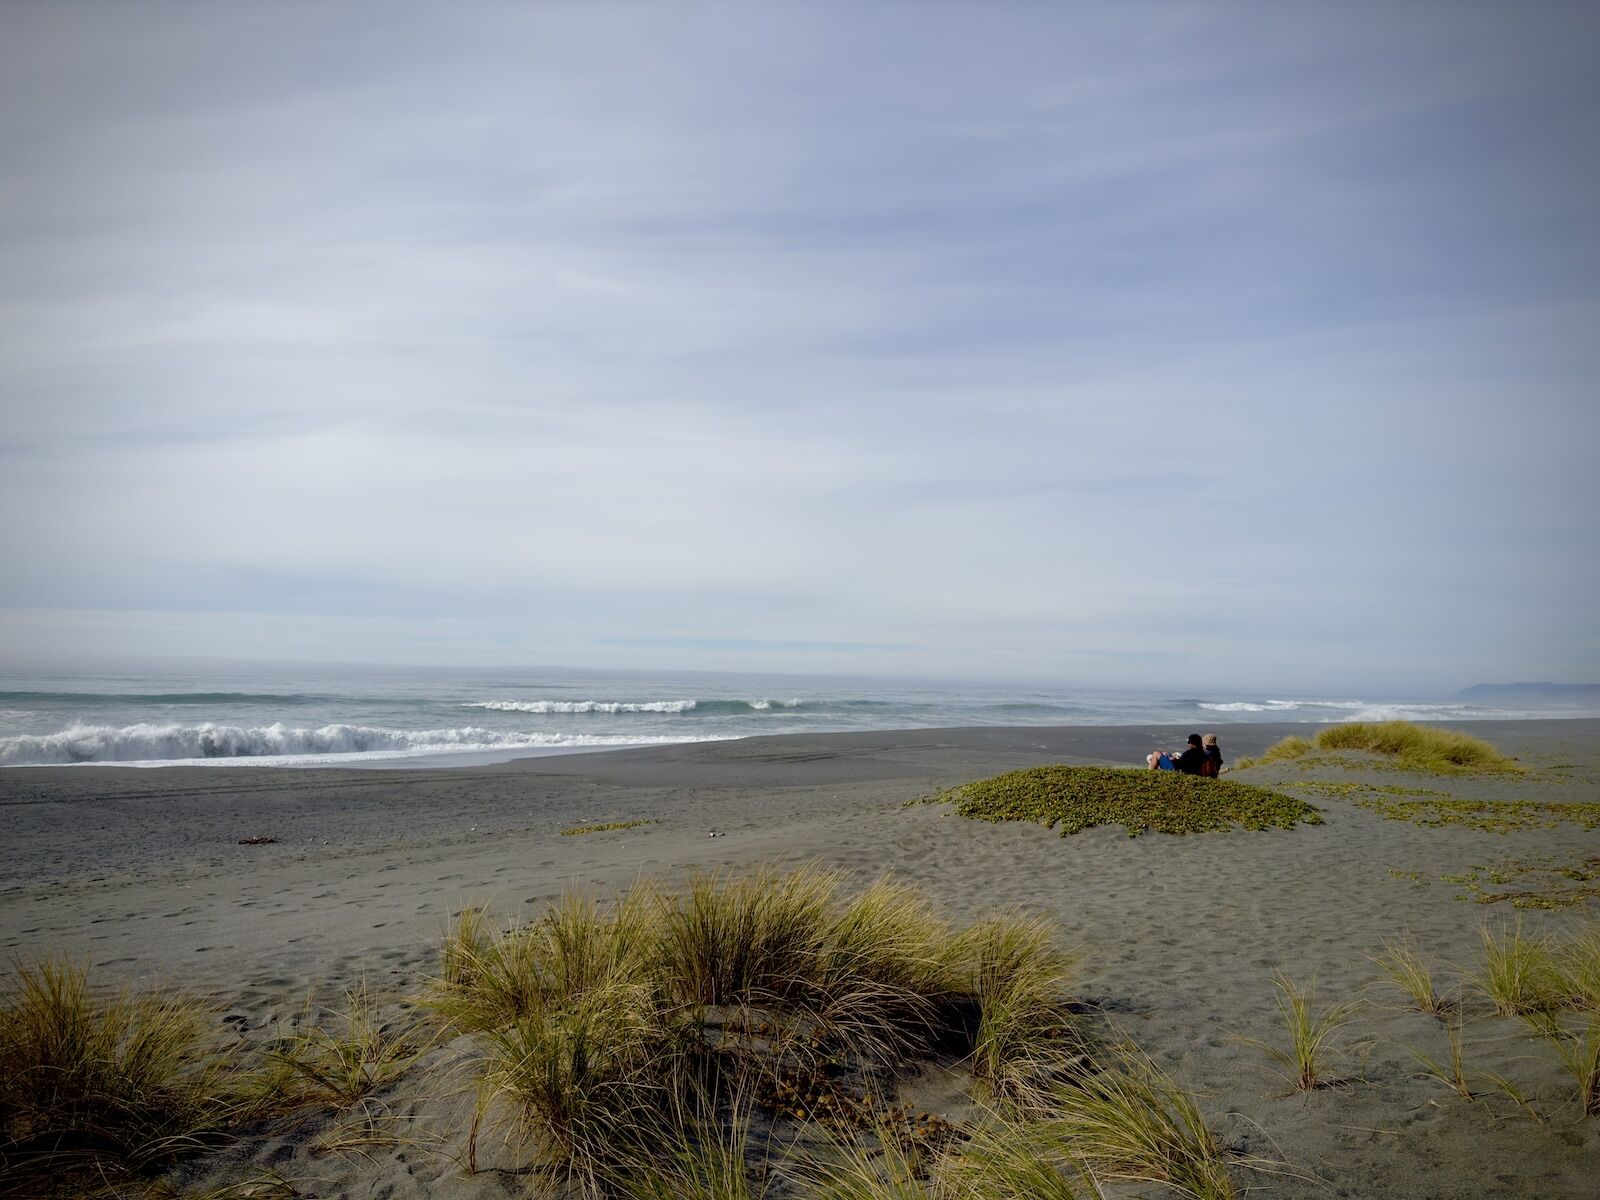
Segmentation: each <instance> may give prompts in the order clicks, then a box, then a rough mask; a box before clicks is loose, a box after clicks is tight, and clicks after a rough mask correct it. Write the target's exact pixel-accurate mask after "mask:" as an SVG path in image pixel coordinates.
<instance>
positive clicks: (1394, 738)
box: [1238, 721, 1522, 774]
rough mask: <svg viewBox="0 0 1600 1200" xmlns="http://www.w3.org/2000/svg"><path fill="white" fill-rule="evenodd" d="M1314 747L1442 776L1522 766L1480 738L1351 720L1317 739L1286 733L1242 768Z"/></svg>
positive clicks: (1282, 759)
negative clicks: (1354, 753) (1352, 752)
mask: <svg viewBox="0 0 1600 1200" xmlns="http://www.w3.org/2000/svg"><path fill="white" fill-rule="evenodd" d="M1313 750H1359V751H1364V752H1366V753H1368V754H1380V755H1383V756H1384V757H1386V758H1390V759H1393V760H1394V761H1395V762H1396V763H1397V764H1398V765H1400V766H1402V767H1407V768H1409V769H1411V770H1417V771H1431V772H1437V773H1444V774H1452V773H1459V772H1465V771H1498V772H1511V771H1520V770H1522V767H1521V765H1520V764H1518V763H1517V761H1516V760H1515V759H1512V758H1508V757H1507V756H1506V755H1504V754H1502V753H1500V751H1498V750H1496V749H1495V748H1494V747H1493V746H1492V745H1490V744H1489V743H1488V742H1486V741H1484V740H1483V739H1481V738H1475V737H1472V736H1471V735H1470V734H1465V733H1458V732H1456V731H1455V730H1452V729H1435V728H1433V727H1431V726H1428V725H1416V724H1413V723H1412V722H1410V721H1377V722H1373V721H1347V722H1344V723H1343V724H1339V725H1330V726H1329V727H1328V728H1326V729H1323V730H1321V731H1319V732H1318V733H1317V736H1316V738H1315V739H1314V740H1310V741H1308V740H1307V739H1305V738H1303V737H1299V736H1291V737H1287V738H1285V739H1283V740H1282V741H1280V742H1277V743H1275V744H1274V745H1272V746H1269V747H1268V748H1267V749H1266V750H1265V751H1264V752H1262V753H1261V754H1259V755H1257V756H1256V757H1254V758H1249V759H1241V760H1240V761H1239V764H1238V766H1239V768H1240V769H1241V770H1242V769H1243V768H1245V767H1252V766H1259V765H1261V764H1263V763H1270V762H1287V761H1292V760H1294V759H1297V758H1302V757H1304V756H1305V755H1307V754H1310V753H1311V752H1312V751H1313Z"/></svg>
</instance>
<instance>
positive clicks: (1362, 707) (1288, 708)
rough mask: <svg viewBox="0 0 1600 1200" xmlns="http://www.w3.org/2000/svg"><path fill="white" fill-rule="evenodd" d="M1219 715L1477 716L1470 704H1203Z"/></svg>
mask: <svg viewBox="0 0 1600 1200" xmlns="http://www.w3.org/2000/svg"><path fill="white" fill-rule="evenodd" d="M1199 707H1200V708H1203V709H1206V710H1207V711H1208V712H1216V713H1272V714H1274V715H1278V716H1287V717H1288V718H1289V719H1296V718H1298V719H1299V720H1302V721H1330V720H1331V721H1464V720H1471V719H1472V718H1473V717H1474V716H1475V715H1477V714H1476V713H1475V712H1474V710H1473V709H1472V707H1471V706H1470V705H1466V704H1395V703H1391V704H1371V703H1368V702H1367V701H1365V700H1259V701H1255V700H1233V701H1228V702H1226V703H1207V702H1205V701H1201V702H1200V704H1199Z"/></svg>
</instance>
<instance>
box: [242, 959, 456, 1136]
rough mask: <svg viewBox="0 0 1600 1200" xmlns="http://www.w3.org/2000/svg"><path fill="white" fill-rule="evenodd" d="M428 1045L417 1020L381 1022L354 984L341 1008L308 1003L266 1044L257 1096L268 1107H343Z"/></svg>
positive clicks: (361, 1099)
mask: <svg viewBox="0 0 1600 1200" xmlns="http://www.w3.org/2000/svg"><path fill="white" fill-rule="evenodd" d="M430 1044H431V1039H430V1038H428V1037H427V1036H425V1035H424V1034H423V1032H422V1030H421V1028H420V1025H419V1023H418V1022H417V1021H415V1020H412V1021H403V1020H402V1021H401V1022H400V1023H399V1027H398V1028H395V1027H393V1026H392V1025H391V1024H388V1023H385V1022H384V1021H383V1019H382V1017H381V1015H380V1013H379V1011H378V1004H377V1002H376V1000H375V999H374V998H373V996H372V995H371V994H370V993H369V992H368V990H367V987H366V985H365V984H364V983H362V984H358V985H357V986H355V987H353V988H351V989H349V990H348V991H346V992H345V994H344V1001H343V1004H342V1005H341V1006H340V1007H337V1008H332V1009H329V1010H327V1011H325V1012H322V1013H321V1014H318V1013H317V1012H316V1011H315V1006H314V1005H313V1004H312V1003H310V1002H308V1003H307V1005H306V1011H305V1013H304V1014H303V1015H302V1018H301V1021H300V1023H299V1026H298V1028H296V1029H294V1030H293V1031H292V1032H290V1033H289V1034H287V1035H286V1036H284V1037H282V1038H280V1039H279V1040H278V1042H277V1044H276V1045H274V1046H272V1047H271V1048H270V1049H268V1051H267V1069H266V1072H265V1076H264V1078H263V1079H262V1080H261V1082H260V1085H259V1086H260V1095H261V1097H262V1099H263V1102H264V1104H265V1105H266V1106H267V1107H269V1108H278V1109H281V1110H285V1111H296V1110H305V1109H325V1110H331V1111H333V1112H344V1111H346V1110H349V1109H352V1108H356V1107H359V1106H364V1105H366V1104H367V1103H368V1102H369V1101H370V1100H371V1099H372V1098H373V1097H375V1096H376V1095H377V1094H378V1093H380V1092H383V1091H385V1090H387V1089H389V1088H391V1087H393V1086H394V1085H395V1083H397V1082H398V1081H399V1080H400V1079H401V1077H402V1076H404V1075H405V1074H406V1073H407V1072H408V1071H409V1070H410V1069H411V1068H412V1067H413V1066H414V1065H415V1064H416V1062H417V1060H418V1059H419V1058H421V1057H422V1055H423V1054H424V1053H426V1051H427V1049H428V1048H429V1045H430Z"/></svg>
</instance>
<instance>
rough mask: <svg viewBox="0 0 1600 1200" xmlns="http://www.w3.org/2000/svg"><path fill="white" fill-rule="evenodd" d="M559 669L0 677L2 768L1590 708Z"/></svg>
mask: <svg viewBox="0 0 1600 1200" xmlns="http://www.w3.org/2000/svg"><path fill="white" fill-rule="evenodd" d="M1505 703H1507V702H1489V703H1486V702H1476V703H1472V702H1467V701H1465V700H1463V699H1460V698H1456V699H1448V698H1441V699H1438V700H1419V699H1416V698H1407V699H1393V698H1386V697H1383V696H1378V695H1373V696H1323V697H1309V696H1300V697H1297V696H1285V695H1280V694H1275V693H1263V694H1260V695H1236V694H1215V695H1211V694H1207V695H1200V696H1184V695H1178V694H1167V693H1162V692H1153V691H1152V692H1136V691H1113V690H1102V689H1087V688H1072V687H1039V686H1033V685H998V684H990V685H986V684H975V683H929V682H916V681H908V680H874V679H852V678H822V677H804V676H761V675H727V674H702V673H688V672H673V673H642V672H641V673H624V672H614V671H576V670H555V669H516V670H510V669H507V670H492V669H459V670H447V669H440V668H419V667H406V668H403V667H363V666H350V667H339V668H332V667H328V668H321V667H290V666H272V665H255V664H252V665H239V664H230V665H227V666H215V667H205V666H193V665H184V666H179V667H171V668H163V669H160V670H151V669H147V668H140V669H138V670H131V669H123V670H101V671H93V672H91V671H83V670H77V671H70V672H48V673H47V672H33V673H29V674H22V673H17V672H8V673H0V766H32V765H63V766H65V765H73V764H84V763H120V764H122V765H126V766H170V765H175V764H180V765H181V764H207V765H217V766H222V765H228V764H249V765H258V766H281V767H303V766H333V765H349V766H363V765H377V766H386V767H388V766H406V765H415V766H430V767H433V766H441V765H451V764H465V763H469V762H470V763H481V762H484V761H496V760H504V759H510V758H518V757H524V756H527V755H532V754H553V753H573V752H579V751H596V750H608V749H617V748H622V747H627V746H650V745H661V744H666V743H674V742H696V741H713V740H720V739H727V738H740V737H750V736H754V735H761V734H781V733H820V732H839V731H850V730H886V729H927V728H940V727H951V726H973V725H1153V726H1162V727H1167V728H1170V729H1171V730H1172V731H1173V732H1174V734H1183V733H1188V732H1190V731H1202V732H1203V731H1204V730H1206V729H1208V728H1213V727H1220V726H1225V725H1227V724H1230V723H1238V722H1250V721H1289V722H1306V723H1323V722H1330V721H1345V720H1390V719H1402V720H1416V721H1450V722H1455V721H1472V720H1491V719H1505V718H1521V717H1579V716H1600V711H1597V709H1596V706H1595V705H1593V704H1588V705H1584V706H1571V705H1569V706H1566V707H1560V706H1545V707H1540V706H1539V705H1538V704H1536V703H1532V702H1525V701H1517V702H1516V705H1517V706H1516V707H1510V706H1505Z"/></svg>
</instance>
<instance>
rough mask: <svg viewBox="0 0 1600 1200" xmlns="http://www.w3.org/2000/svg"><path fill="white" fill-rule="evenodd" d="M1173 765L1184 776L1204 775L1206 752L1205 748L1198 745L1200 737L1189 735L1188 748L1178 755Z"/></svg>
mask: <svg viewBox="0 0 1600 1200" xmlns="http://www.w3.org/2000/svg"><path fill="white" fill-rule="evenodd" d="M1173 765H1174V766H1176V767H1177V768H1178V770H1180V771H1182V772H1183V773H1184V774H1185V775H1203V774H1205V769H1206V752H1205V748H1204V747H1203V746H1202V745H1201V744H1200V735H1199V734H1198V733H1191V734H1190V735H1189V746H1188V748H1187V749H1186V750H1184V752H1183V753H1182V754H1180V755H1178V760H1177V762H1176V763H1174V764H1173Z"/></svg>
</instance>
